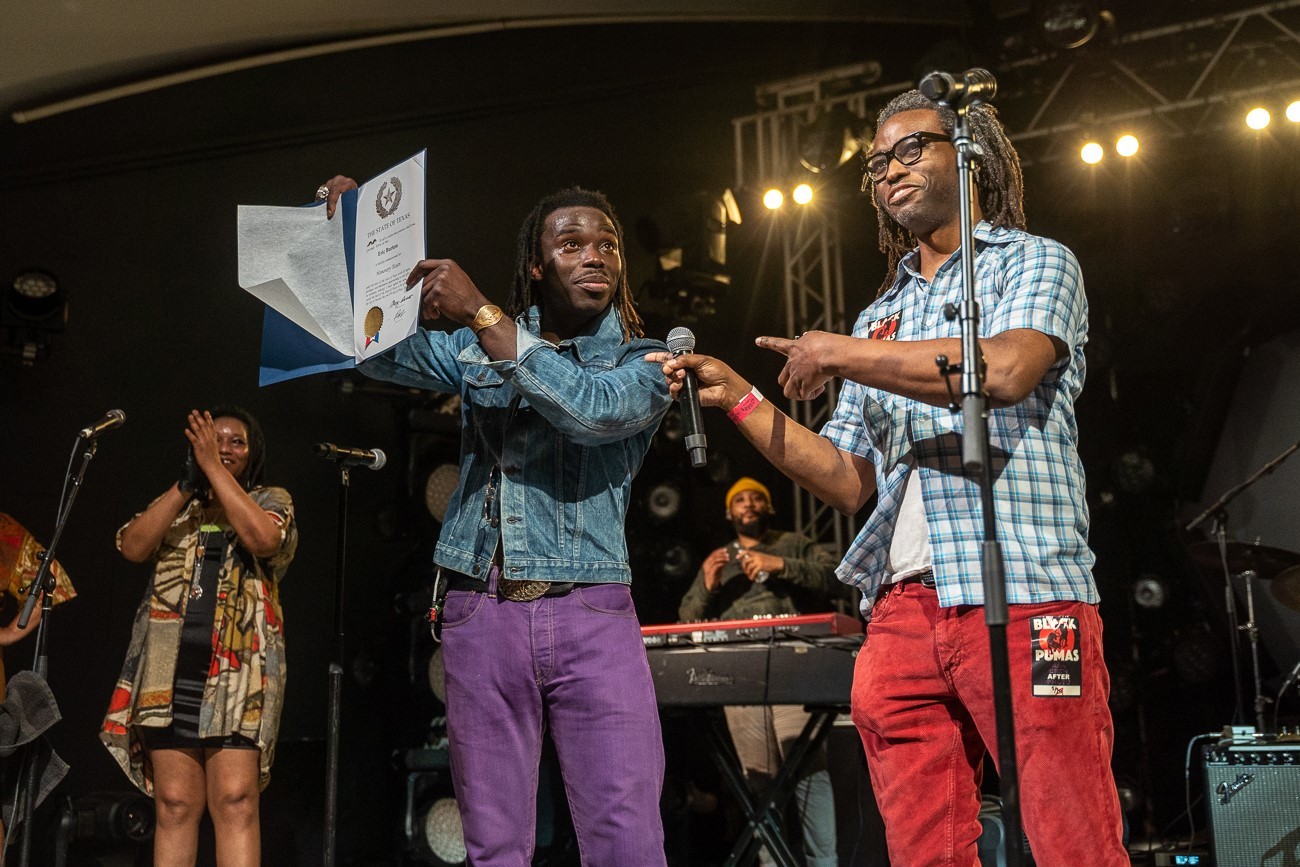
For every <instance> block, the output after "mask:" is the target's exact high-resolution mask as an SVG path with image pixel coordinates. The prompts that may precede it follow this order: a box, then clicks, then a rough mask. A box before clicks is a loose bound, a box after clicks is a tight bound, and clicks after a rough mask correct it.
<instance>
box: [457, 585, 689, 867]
mask: <svg viewBox="0 0 1300 867" xmlns="http://www.w3.org/2000/svg"><path fill="white" fill-rule="evenodd" d="M442 641H443V656H444V659H445V661H446V665H447V727H448V735H449V739H450V742H451V772H452V781H453V782H454V784H455V786H456V800H457V803H458V804H459V806H460V814H461V821H462V823H463V825H464V829H465V848H466V849H467V850H468V853H469V864H471V865H474V867H496V865H501V867H528V865H529V864H530V863H531V862H532V855H533V843H534V835H535V825H536V815H537V772H538V764H539V762H540V760H541V749H542V733H543V731H544V730H545V729H547V728H549V730H550V733H551V740H552V741H554V743H555V748H556V752H557V753H558V755H559V759H560V770H561V774H562V776H563V778H564V788H565V792H566V794H567V796H568V801H569V811H570V813H571V814H572V816H573V827H574V830H575V832H576V835H577V839H578V850H579V852H580V854H581V856H582V863H583V864H592V865H619V867H641V865H663V864H664V863H665V862H664V845H663V823H662V820H661V819H660V816H659V795H660V791H661V790H662V788H663V779H664V750H663V742H662V739H661V736H660V729H659V712H658V707H657V705H656V703H655V693H654V684H653V681H652V680H651V677H650V666H649V663H648V662H647V661H646V653H645V647H644V645H643V644H642V641H641V629H640V625H639V624H638V622H637V619H636V611H635V609H634V608H633V606H632V594H631V589H630V588H629V587H628V586H627V585H624V584H593V585H590V586H586V587H584V586H582V585H579V586H578V587H577V588H575V589H574V590H573V591H571V592H570V593H568V594H566V595H564V596H557V597H543V598H541V599H538V600H535V601H533V602H509V601H504V600H499V599H496V598H494V597H492V596H489V595H488V594H486V593H478V592H473V591H452V592H450V593H448V594H447V602H446V606H445V608H444V611H443V626H442Z"/></svg>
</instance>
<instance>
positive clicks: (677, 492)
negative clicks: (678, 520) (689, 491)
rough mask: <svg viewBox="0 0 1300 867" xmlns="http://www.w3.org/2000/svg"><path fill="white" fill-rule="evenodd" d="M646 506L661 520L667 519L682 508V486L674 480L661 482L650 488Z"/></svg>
mask: <svg viewBox="0 0 1300 867" xmlns="http://www.w3.org/2000/svg"><path fill="white" fill-rule="evenodd" d="M645 503H646V508H647V509H649V510H650V514H651V515H652V516H653V517H654V518H655V519H656V520H659V521H667V520H669V519H670V518H673V517H675V516H676V515H677V513H678V512H680V511H681V509H682V491H681V488H679V487H677V485H675V484H673V483H672V482H660V483H659V484H657V485H655V486H654V487H653V488H651V489H650V493H649V494H647V495H646V498H645Z"/></svg>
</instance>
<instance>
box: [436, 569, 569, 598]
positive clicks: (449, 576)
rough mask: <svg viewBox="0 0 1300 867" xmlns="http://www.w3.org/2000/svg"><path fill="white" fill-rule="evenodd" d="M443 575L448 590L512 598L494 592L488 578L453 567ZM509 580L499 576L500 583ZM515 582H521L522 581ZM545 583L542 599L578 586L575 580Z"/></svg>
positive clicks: (443, 571)
mask: <svg viewBox="0 0 1300 867" xmlns="http://www.w3.org/2000/svg"><path fill="white" fill-rule="evenodd" d="M442 577H443V580H445V581H446V582H447V589H448V590H472V591H474V592H475V593H487V594H488V595H489V596H492V597H494V598H501V599H509V598H511V597H510V596H507V595H506V594H504V593H493V592H492V589H491V586H490V585H489V584H488V582H487V580H486V579H483V578H474V577H471V576H469V575H466V574H465V573H464V572H454V571H452V570H451V569H443V570H442ZM508 581H510V579H508V578H497V582H498V584H500V583H503V582H508ZM514 583H516V584H519V583H522V582H514ZM545 583H547V584H549V585H550V586H549V587H547V588H546V590H545V591H543V592H542V593H541V594H540V595H539V596H537V597H536V598H538V599H540V598H542V597H543V596H563V595H564V594H566V593H568V592H569V591H570V590H572V589H573V588H574V587H576V586H577V583H576V582H573V581H548V582H545ZM498 589H499V588H498Z"/></svg>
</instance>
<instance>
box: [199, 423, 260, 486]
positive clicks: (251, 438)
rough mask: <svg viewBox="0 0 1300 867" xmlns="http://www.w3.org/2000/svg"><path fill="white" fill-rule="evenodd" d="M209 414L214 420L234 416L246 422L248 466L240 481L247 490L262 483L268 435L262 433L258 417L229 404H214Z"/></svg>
mask: <svg viewBox="0 0 1300 867" xmlns="http://www.w3.org/2000/svg"><path fill="white" fill-rule="evenodd" d="M208 414H209V415H211V416H212V418H213V420H216V419H219V418H233V419H238V420H239V421H242V422H243V423H244V427H245V428H247V429H248V466H247V467H246V468H245V469H244V477H243V478H242V479H239V480H238V481H239V483H240V484H241V485H243V486H244V490H246V491H251V490H252V489H253V488H255V487H257V486H258V485H260V484H262V477H263V475H264V474H265V472H266V437H265V436H263V435H262V426H261V425H260V424H258V423H257V419H256V418H254V417H253V414H252V413H251V412H249V411H248V410H246V409H244V408H243V407H240V406H234V405H229V404H228V405H224V406H214V407H213V408H212V409H210V410H208Z"/></svg>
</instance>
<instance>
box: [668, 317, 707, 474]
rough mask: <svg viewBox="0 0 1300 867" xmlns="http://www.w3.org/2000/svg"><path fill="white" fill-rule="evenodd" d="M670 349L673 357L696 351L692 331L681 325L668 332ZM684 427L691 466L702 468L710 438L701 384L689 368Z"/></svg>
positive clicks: (684, 389) (684, 385)
mask: <svg viewBox="0 0 1300 867" xmlns="http://www.w3.org/2000/svg"><path fill="white" fill-rule="evenodd" d="M667 343H668V349H669V350H670V351H671V352H672V354H673V355H686V354H687V353H691V352H694V351H695V335H694V334H692V333H691V329H689V328H683V327H681V326H680V325H679V326H678V327H676V328H674V329H673V330H672V331H669V332H668V340H667ZM681 405H682V427H683V428H684V429H685V431H686V437H685V440H684V441H685V443H686V451H687V452H688V453H689V454H690V456H691V466H693V467H702V466H704V465H705V464H706V463H707V462H708V455H707V449H708V445H709V438H708V437H707V436H705V434H704V419H703V418H701V416H700V384H699V382H698V381H697V380H696V379H695V371H694V370H691V369H689V368H687V370H686V378H685V379H684V380H683V382H682V396H681Z"/></svg>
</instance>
